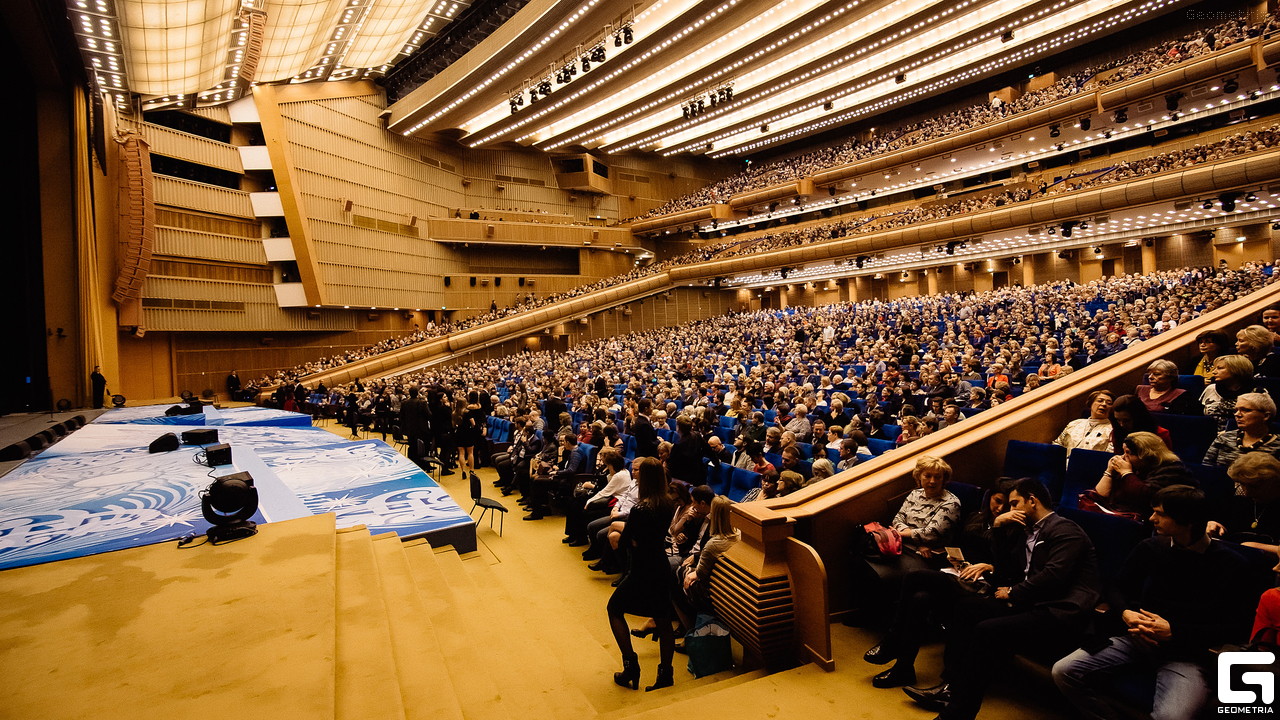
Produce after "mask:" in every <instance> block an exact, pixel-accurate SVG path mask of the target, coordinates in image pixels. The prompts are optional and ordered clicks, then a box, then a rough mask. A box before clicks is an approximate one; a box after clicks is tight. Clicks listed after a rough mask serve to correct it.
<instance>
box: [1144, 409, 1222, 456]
mask: <svg viewBox="0 0 1280 720" xmlns="http://www.w3.org/2000/svg"><path fill="white" fill-rule="evenodd" d="M1151 416H1152V417H1153V418H1155V421H1156V424H1158V425H1159V426H1160V427H1162V428H1164V429H1165V430H1168V431H1169V439H1170V440H1172V441H1173V451H1174V452H1175V453H1177V455H1178V457H1180V458H1182V461H1183V462H1185V463H1198V462H1200V461H1201V460H1203V459H1204V454H1205V452H1207V451H1208V450H1209V446H1210V445H1212V444H1213V439H1214V438H1215V437H1217V436H1218V423H1217V421H1216V420H1214V419H1213V418H1211V417H1205V416H1203V415H1174V414H1172V413H1151Z"/></svg>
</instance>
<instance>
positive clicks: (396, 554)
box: [373, 533, 463, 720]
mask: <svg viewBox="0 0 1280 720" xmlns="http://www.w3.org/2000/svg"><path fill="white" fill-rule="evenodd" d="M373 549H374V555H375V557H376V558H377V561H378V570H379V572H380V573H381V577H382V592H383V599H384V603H385V605H386V609H387V617H388V620H389V621H390V628H391V641H392V642H391V646H392V650H393V651H394V653H395V660H396V671H397V675H398V677H399V681H400V695H401V697H402V698H403V700H404V713H405V717H406V718H407V719H408V720H439V719H448V720H461V718H462V717H463V713H462V708H461V705H460V702H459V698H458V695H457V690H456V688H455V686H454V684H453V683H452V682H451V677H450V675H449V673H448V672H447V669H446V663H445V660H444V655H443V653H444V652H445V650H444V649H443V648H442V645H441V643H440V641H439V639H438V638H437V635H436V633H435V632H434V630H433V628H432V622H431V618H429V617H428V616H427V614H426V610H425V607H424V605H423V603H422V599H421V598H420V597H419V596H418V591H417V586H416V585H415V584H414V581H413V576H412V574H411V572H410V569H409V563H408V560H407V558H406V556H405V551H404V549H403V548H402V547H401V543H400V539H399V538H398V537H397V536H396V535H395V534H394V533H383V534H382V535H377V536H374V538H373Z"/></svg>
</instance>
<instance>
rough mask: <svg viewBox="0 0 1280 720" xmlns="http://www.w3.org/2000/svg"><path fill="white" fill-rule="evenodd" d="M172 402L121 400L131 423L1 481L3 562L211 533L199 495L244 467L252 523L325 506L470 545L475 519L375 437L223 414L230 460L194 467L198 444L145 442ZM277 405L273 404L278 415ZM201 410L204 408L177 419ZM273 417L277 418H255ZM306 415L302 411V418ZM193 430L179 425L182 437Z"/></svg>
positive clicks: (360, 520) (60, 447) (58, 448)
mask: <svg viewBox="0 0 1280 720" xmlns="http://www.w3.org/2000/svg"><path fill="white" fill-rule="evenodd" d="M166 407H168V406H152V407H151V408H128V409H127V410H129V411H130V415H132V416H133V417H134V418H136V420H137V421H136V422H119V420H122V419H123V416H122V415H119V414H117V415H115V416H114V418H111V417H109V416H111V415H112V413H121V412H123V411H111V412H108V413H104V414H103V415H102V417H101V418H99V421H95V422H93V423H90V424H89V425H86V426H85V427H83V428H81V429H79V430H77V431H75V432H73V433H71V434H70V435H68V436H67V437H66V438H63V439H62V440H61V441H60V442H58V443H55V444H54V445H52V446H50V447H49V448H47V449H46V450H45V451H44V452H42V453H40V454H39V455H37V456H36V457H35V458H33V459H31V460H28V461H27V462H25V463H23V464H22V465H20V466H18V467H17V468H15V469H14V470H12V471H10V472H9V473H8V474H7V475H5V476H4V477H3V478H0V569H4V568H11V567H20V566H24V565H32V564H36V563H43V562H49V561H53V560H63V559H67V558H72V557H80V556H84V555H92V554H95V553H101V552H110V551H114V550H121V549H124V548H131V547H137V546H140V545H148V544H152V543H157V542H163V541H166V540H173V539H177V538H181V537H183V536H185V535H190V534H195V535H200V534H203V533H204V532H205V531H206V530H207V529H208V527H209V526H208V523H206V522H205V520H204V518H203V515H202V513H201V510H200V498H199V494H200V492H201V491H202V490H204V489H205V488H207V487H208V486H209V485H210V483H211V482H212V479H213V478H214V477H217V476H220V475H224V474H229V473H234V472H240V471H247V472H249V473H250V474H251V475H252V476H253V478H254V485H255V487H257V489H258V493H259V510H258V513H257V514H256V515H255V516H254V520H255V521H257V522H268V523H269V522H278V521H281V520H289V519H294V518H299V517H304V516H307V515H314V514H321V513H333V514H334V515H335V516H336V518H337V520H336V522H337V525H338V527H351V526H355V525H365V526H367V527H368V528H369V530H370V531H371V532H375V533H378V532H386V531H392V532H395V533H396V534H398V535H400V536H401V537H402V538H411V537H414V538H416V537H423V538H426V539H427V540H428V541H429V542H431V543H432V544H433V545H454V546H455V547H457V548H458V549H459V551H460V552H469V551H470V550H474V549H475V523H474V521H473V520H472V518H471V517H470V516H469V515H468V514H467V513H466V512H465V511H464V510H463V509H462V508H461V507H459V506H458V504H457V503H455V502H454V501H453V500H452V499H451V498H450V497H449V495H448V493H446V492H445V491H444V490H443V489H442V488H440V487H439V485H438V484H437V483H436V482H435V481H434V480H433V479H432V478H430V477H429V476H428V475H427V474H426V473H424V472H423V471H422V470H421V469H420V468H418V467H417V466H416V465H414V464H413V463H411V462H410V461H409V460H408V459H406V458H405V457H404V456H402V455H401V454H400V453H398V452H396V450H395V449H394V448H392V447H390V446H388V445H387V444H386V443H383V442H382V441H380V440H361V441H356V442H349V441H343V440H340V439H337V438H335V437H334V435H333V434H332V433H329V432H327V431H325V430H321V429H318V428H313V427H310V426H306V427H299V426H296V425H294V424H293V423H295V422H296V419H294V418H291V417H288V416H290V415H297V413H288V414H287V415H283V416H282V415H264V414H262V413H257V412H247V413H240V412H236V411H237V410H247V411H254V410H261V408H237V409H236V410H233V411H228V412H227V413H226V414H225V415H224V416H223V418H221V419H223V420H226V416H227V415H229V416H231V417H234V418H244V419H245V420H249V422H246V423H243V424H225V425H220V426H217V430H218V433H219V441H221V442H226V443H228V444H230V445H231V448H232V460H233V464H232V465H229V466H222V467H218V468H212V469H211V468H209V467H207V466H205V465H200V464H197V459H198V453H199V451H200V450H201V448H200V447H199V446H191V445H184V446H181V447H180V448H179V449H177V450H174V451H171V452H167V453H154V454H153V453H148V452H147V446H148V445H149V444H150V442H151V441H152V440H154V439H155V438H156V437H157V436H158V435H162V434H164V433H165V432H169V431H170V428H167V427H165V426H164V425H159V426H158V425H157V424H155V423H153V422H150V420H151V419H154V418H155V417H157V416H159V417H164V415H163V411H164V409H165V408H166ZM277 412H279V411H271V413H277ZM175 417H176V418H184V417H185V418H199V417H205V416H197V415H190V416H175ZM268 417H276V418H277V419H279V420H281V421H282V422H285V423H289V424H287V425H285V426H271V425H256V424H252V423H255V422H259V421H264V420H266V419H267V418H268ZM301 417H304V418H305V417H307V416H305V415H304V416H301ZM184 429H190V428H189V427H185V428H184V427H182V426H177V427H173V428H172V431H173V432H175V433H178V434H181V432H182V431H183V430H184Z"/></svg>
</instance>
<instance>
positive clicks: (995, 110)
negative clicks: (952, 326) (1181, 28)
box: [641, 13, 1280, 218]
mask: <svg viewBox="0 0 1280 720" xmlns="http://www.w3.org/2000/svg"><path fill="white" fill-rule="evenodd" d="M1278 18H1280V15H1277V14H1276V13H1272V14H1270V15H1268V16H1267V18H1266V20H1265V21H1264V22H1262V23H1259V24H1256V25H1250V24H1248V23H1246V22H1243V21H1241V20H1239V19H1232V20H1228V21H1226V22H1223V23H1220V24H1218V25H1216V26H1213V27H1210V28H1207V29H1203V30H1195V31H1193V32H1190V33H1188V34H1186V35H1184V36H1182V37H1181V38H1178V39H1176V40H1171V41H1168V42H1165V43H1161V44H1159V45H1157V46H1155V47H1152V48H1149V49H1147V50H1143V51H1141V52H1138V53H1134V54H1132V55H1129V56H1127V57H1124V58H1121V59H1117V60H1113V61H1108V62H1106V63H1101V64H1097V65H1093V66H1090V67H1088V68H1086V69H1084V70H1081V71H1079V72H1075V73H1071V74H1070V75H1067V76H1065V77H1062V78H1059V79H1058V80H1057V81H1056V82H1054V83H1052V84H1051V85H1049V86H1047V87H1045V88H1042V89H1040V90H1035V91H1031V92H1027V93H1023V94H1022V95H1021V96H1019V97H1018V98H1016V99H1015V100H1013V101H1012V102H1007V103H1006V102H990V103H981V104H977V105H973V106H970V107H965V108H961V109H959V110H955V111H952V112H949V113H945V114H943V115H939V116H937V117H932V118H929V119H927V120H923V121H920V122H915V123H908V124H906V125H902V126H900V127H898V128H894V129H891V130H887V131H881V132H880V133H878V134H877V135H875V136H874V137H872V138H871V139H869V140H867V141H866V142H858V141H857V140H853V139H851V140H847V141H845V142H843V143H841V144H839V145H836V146H833V147H830V148H824V149H819V150H813V151H810V152H807V153H804V154H802V155H798V156H795V157H790V158H785V159H781V160H775V161H772V162H768V163H762V164H759V165H755V164H753V165H750V166H748V168H747V169H746V170H743V171H741V172H738V173H735V174H734V175H731V176H729V177H727V178H725V179H723V180H720V181H718V182H715V183H712V184H711V185H708V186H706V187H703V188H700V189H698V190H696V191H694V192H692V193H689V194H687V195H683V196H681V197H678V198H675V199H673V200H670V201H668V202H666V203H663V204H662V205H660V206H658V207H656V208H654V209H652V210H650V211H649V212H647V213H645V214H644V215H643V216H641V218H650V217H660V216H662V215H669V214H671V213H674V212H679V211H681V210H688V209H691V208H696V207H701V206H703V205H709V204H714V203H725V202H728V201H729V199H730V198H731V197H733V196H734V195H736V194H739V193H743V192H747V191H750V190H758V189H761V188H765V187H769V186H771V185H778V184H781V183H784V182H791V181H795V180H798V179H800V178H803V177H807V176H810V175H814V174H815V173H818V172H821V171H823V170H828V169H830V168H833V167H837V166H840V165H844V164H847V163H851V162H856V161H859V160H865V159H867V158H870V157H874V156H876V155H879V154H883V153H890V152H896V151H899V150H903V149H906V148H909V147H912V146H915V145H919V144H921V143H926V142H931V141H933V140H936V139H938V138H941V137H945V136H947V135H952V134H955V133H957V132H964V131H967V130H971V129H973V128H976V127H979V126H981V125H985V124H987V123H991V122H996V121H999V120H1003V119H1005V118H1007V117H1009V116H1011V115H1016V114H1018V113H1023V112H1026V111H1028V110H1033V109H1036V108H1039V107H1043V106H1045V105H1049V104H1051V103H1054V102H1057V101H1059V100H1061V99H1063V98H1067V97H1070V96H1072V95H1075V94H1077V93H1080V92H1089V91H1093V90H1096V89H1098V88H1099V87H1106V86H1108V85H1113V84H1116V83H1120V82H1124V81H1126V80H1132V79H1133V78H1135V77H1139V76H1142V75H1146V74H1148V73H1151V72H1155V71H1157V70H1161V69H1164V68H1166V67H1169V66H1170V65H1174V64H1177V63H1179V62H1183V61H1185V60H1189V59H1192V58H1195V57H1199V56H1201V55H1204V54H1207V53H1210V52H1213V51H1215V50H1220V49H1222V48H1224V47H1227V46H1229V45H1233V44H1235V43H1238V42H1241V41H1244V40H1249V39H1252V38H1255V37H1259V36H1263V35H1268V34H1271V33H1273V32H1275V30H1276V28H1277V23H1278V22H1280V21H1278Z"/></svg>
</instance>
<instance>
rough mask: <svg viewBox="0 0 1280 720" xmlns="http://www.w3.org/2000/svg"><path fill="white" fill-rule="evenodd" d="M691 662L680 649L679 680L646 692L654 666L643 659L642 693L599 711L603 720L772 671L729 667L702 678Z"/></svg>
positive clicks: (614, 719) (734, 684)
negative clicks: (692, 670)
mask: <svg viewBox="0 0 1280 720" xmlns="http://www.w3.org/2000/svg"><path fill="white" fill-rule="evenodd" d="M655 662H656V661H655ZM688 663H689V658H688V656H686V655H681V654H680V653H676V659H675V663H674V664H675V671H676V684H675V685H674V686H672V687H669V688H663V689H662V690H656V691H654V692H651V693H646V692H644V684H645V683H648V682H652V680H653V673H654V668H653V667H650V666H648V665H644V663H643V661H642V662H641V666H642V667H641V676H640V683H641V684H640V693H639V697H637V698H636V699H635V700H633V701H632V702H630V703H628V704H627V706H626V707H624V708H621V709H619V710H614V711H613V712H607V713H601V714H599V715H597V717H598V718H599V719H600V720H622V719H623V718H633V717H637V716H640V715H643V714H645V713H647V712H648V711H649V710H655V709H656V710H661V709H663V708H671V707H673V706H674V705H676V704H677V703H682V702H684V701H686V700H691V699H696V698H702V697H706V696H708V695H711V694H715V693H718V692H720V691H722V690H728V689H731V688H734V687H737V686H739V685H743V684H744V683H749V682H752V681H753V680H758V679H760V678H763V677H767V676H768V675H769V673H768V672H766V671H764V670H754V671H751V672H738V671H737V670H726V671H725V672H722V673H717V674H715V675H709V676H707V677H703V678H694V677H693V676H692V675H689V674H688V671H687V667H686V666H687V665H688ZM619 667H621V666H619ZM682 676H683V677H687V678H689V679H688V680H682V679H681V678H682ZM737 707H738V712H739V713H741V711H742V705H738V706H737ZM787 716H788V717H789V716H790V714H789V713H788V714H787ZM741 717H742V715H741V714H739V715H738V718H739V720H741ZM699 720H702V719H701V718H699Z"/></svg>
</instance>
